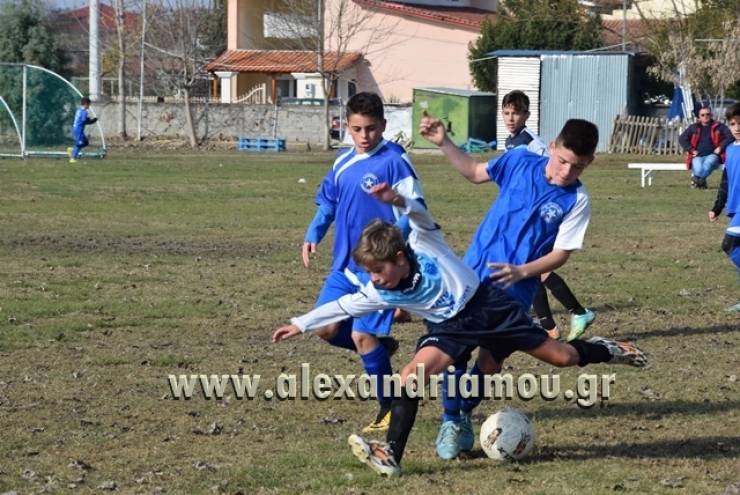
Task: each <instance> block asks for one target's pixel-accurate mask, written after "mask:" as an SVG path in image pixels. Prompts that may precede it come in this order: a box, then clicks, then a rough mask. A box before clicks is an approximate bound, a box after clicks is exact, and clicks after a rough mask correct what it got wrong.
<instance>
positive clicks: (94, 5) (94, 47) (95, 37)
mask: <svg viewBox="0 0 740 495" xmlns="http://www.w3.org/2000/svg"><path fill="white" fill-rule="evenodd" d="M89 18H90V25H89V26H88V27H89V32H90V37H89V48H90V57H89V61H88V65H89V72H88V80H89V88H88V93H89V95H90V99H91V100H92V101H97V100H98V99H99V98H100V37H99V34H98V32H99V31H98V26H99V24H100V0H90V15H89Z"/></svg>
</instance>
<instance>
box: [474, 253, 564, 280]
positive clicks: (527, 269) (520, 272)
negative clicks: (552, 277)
mask: <svg viewBox="0 0 740 495" xmlns="http://www.w3.org/2000/svg"><path fill="white" fill-rule="evenodd" d="M570 253H571V252H570V251H566V250H564V249H553V250H552V251H550V252H549V253H547V254H546V255H544V256H541V257H539V258H537V259H536V260H533V261H530V262H529V263H525V264H523V265H511V264H509V263H495V262H493V263H487V266H488V268H491V269H493V270H495V271H494V272H493V273H491V275H490V278H491V279H492V280H493V281H495V282H497V283H499V284H502V286H503V287H504V288H506V287H510V286H511V285H513V284H515V283H517V282H519V281H520V280H524V279H525V278H530V277H537V276H539V275H540V274H542V273H545V272H551V271H553V270H555V269H557V268H560V267H561V266H563V265H564V264H565V262H566V261H568V258H570Z"/></svg>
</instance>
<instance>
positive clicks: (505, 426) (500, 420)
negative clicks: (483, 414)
mask: <svg viewBox="0 0 740 495" xmlns="http://www.w3.org/2000/svg"><path fill="white" fill-rule="evenodd" d="M534 440H535V438H534V427H533V426H532V422H531V421H530V420H529V418H528V417H527V416H525V415H524V414H523V413H521V412H519V411H517V410H516V409H511V408H508V407H507V408H505V409H502V410H500V411H498V412H497V413H495V414H491V415H490V416H488V418H487V419H486V420H485V422H484V423H483V426H481V428H480V445H481V447H482V448H483V451H484V452H485V453H486V455H487V456H488V457H490V458H491V459H495V460H497V461H518V460H520V459H523V458H525V457H526V456H527V455H529V453H530V452H532V449H534Z"/></svg>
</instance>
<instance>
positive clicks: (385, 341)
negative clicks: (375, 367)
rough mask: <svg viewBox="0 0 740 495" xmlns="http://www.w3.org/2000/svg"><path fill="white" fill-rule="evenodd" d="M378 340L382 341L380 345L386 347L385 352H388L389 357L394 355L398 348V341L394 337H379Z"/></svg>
mask: <svg viewBox="0 0 740 495" xmlns="http://www.w3.org/2000/svg"><path fill="white" fill-rule="evenodd" d="M378 341H379V342H380V345H382V346H383V347H385V352H387V353H388V357H393V355H394V354H395V353H396V351H397V350H398V341H397V340H396V339H394V338H393V337H378Z"/></svg>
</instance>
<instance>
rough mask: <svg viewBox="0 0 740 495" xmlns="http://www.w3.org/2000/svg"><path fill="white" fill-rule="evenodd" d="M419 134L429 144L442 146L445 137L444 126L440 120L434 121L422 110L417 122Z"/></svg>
mask: <svg viewBox="0 0 740 495" xmlns="http://www.w3.org/2000/svg"><path fill="white" fill-rule="evenodd" d="M419 134H421V135H422V136H423V137H424V139H426V140H427V141H429V142H430V143H432V144H436V145H437V146H442V143H443V142H444V139H445V135H446V133H445V126H444V124H443V123H442V121H441V120H439V119H435V118H434V117H432V116H431V115H429V114H428V113H427V111H426V110H424V112H423V113H422V115H421V121H420V122H419Z"/></svg>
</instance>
